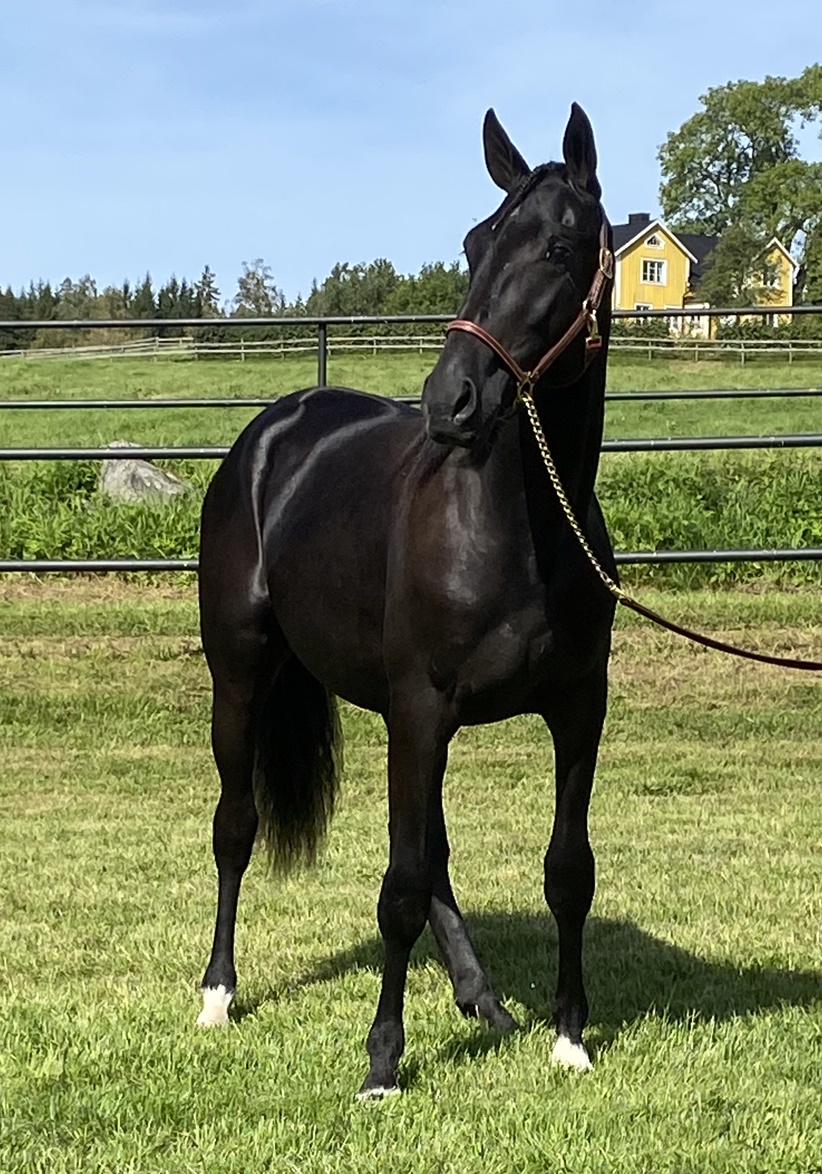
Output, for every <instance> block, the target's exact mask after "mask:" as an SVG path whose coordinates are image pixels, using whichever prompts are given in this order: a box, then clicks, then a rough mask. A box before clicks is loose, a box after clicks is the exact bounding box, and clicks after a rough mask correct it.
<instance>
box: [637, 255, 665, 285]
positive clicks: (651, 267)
mask: <svg viewBox="0 0 822 1174" xmlns="http://www.w3.org/2000/svg"><path fill="white" fill-rule="evenodd" d="M642 280H643V282H644V283H645V284H646V285H664V284H665V262H664V261H649V260H647V259H646V260H643V262H642Z"/></svg>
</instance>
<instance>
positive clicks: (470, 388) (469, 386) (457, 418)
mask: <svg viewBox="0 0 822 1174" xmlns="http://www.w3.org/2000/svg"><path fill="white" fill-rule="evenodd" d="M476 407H477V388H476V385H475V383H474V381H473V379H467V378H466V379H463V381H462V391H461V392H460V395H459V398H458V399H457V401H456V403H455V404H454V410H453V412H452V415H451V418H452V420H453V421H454V423H455V424H464V423H465V422H466V421H467V420H470V419H471V417H472V416H473V414H474V412H475V411H476Z"/></svg>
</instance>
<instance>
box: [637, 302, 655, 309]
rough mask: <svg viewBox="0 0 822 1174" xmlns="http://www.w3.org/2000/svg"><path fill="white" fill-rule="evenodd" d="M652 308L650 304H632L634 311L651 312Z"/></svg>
mask: <svg viewBox="0 0 822 1174" xmlns="http://www.w3.org/2000/svg"><path fill="white" fill-rule="evenodd" d="M653 308H654V307H653V306H652V305H651V303H650V302H634V309H635V310H653Z"/></svg>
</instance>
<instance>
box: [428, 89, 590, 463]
mask: <svg viewBox="0 0 822 1174" xmlns="http://www.w3.org/2000/svg"><path fill="white" fill-rule="evenodd" d="M483 140H484V146H485V162H486V166H487V167H488V171H489V174H490V176H491V178H492V179H493V180H494V182H495V183H496V184H497V185H498V186H499V187H501V188H502V189H503V191H504V192H505V193H506V197H505V199H504V200H503V202H502V204H501V205H500V207H499V208H498V209H497V210H496V212H494V214H493V215H492V216H489V217H488V219H487V220H484V221H483V222H482V223H481V224H478V225H477V226H476V227H475V228H473V229H471V231H470V232H469V233H468V235H467V237H466V238H465V242H464V247H465V256H466V259H467V261H468V270H469V278H470V283H469V288H468V296H467V299H466V301H465V304H464V305H463V307H462V309H461V311H460V314H459V318H458V319H457V320H456V321H455V322H453V323H451V324H450V325H449V327H448V337H447V339H446V342H445V345H444V347H443V350H442V353H441V354H440V357H439V359H438V361H437V363H436V366H435V367H434V369H433V371H432V372H431V374H430V375H429V377H428V379H427V380H426V383H425V388H424V391H423V397H422V404H423V415H424V417H425V425H426V429H427V431H428V435H429V436H430V437H431V439H433V440H436V441H439V442H441V443H443V444H447V445H452V446H453V445H459V446H462V447H470V446H471V445H473V444H474V443H475V442H476V441H477V440H478V439H479V438H480V437H487V436H489V435H491V434H492V433H493V430H494V428H495V426H496V425H497V423H498V422H499V421H500V420H502V419H504V418H506V417H507V416H508V415H509V414H510V413H511V412H512V411H513V408H514V405H515V401H516V397H517V394H518V391H519V390H521V389H522V388H525V387H527V388H528V389H531V388H532V387H533V386H534V385H535V384H537V383H540V387H541V389H542V388H545V387H549V386H553V387H561V386H562V387H564V386H566V385H568V384H571V383H575V382H576V381H577V380H578V379H580V378H581V376H582V375H583V374H584V372H585V369H586V367H587V365H588V363H589V362H590V361H591V360H592V358H594V357H595V355H596V354H597V353H598V350H599V347H600V344H601V341H602V337H603V329H602V328H604V333H605V336H606V337H607V321H608V318H609V313H610V307H609V304H608V299H607V298H605V299H604V294H605V293H606V292H608V284H609V282H610V280H611V278H612V276H613V255H612V253H611V251H610V233H609V228H608V222H607V220H606V218H605V214H604V212H603V209H602V206H601V204H600V196H601V189H600V186H599V181H598V179H597V175H596V166H597V156H596V147H595V145H594V135H593V131H592V129H591V124H590V122H589V121H588V118H587V116H586V114H585V113H584V111H583V110H582V109H581V107H579V106H578V105H577V104H576V103H574V104H573V106H572V107H571V116H570V118H569V120H568V125H567V127H566V129H565V136H564V139H563V145H562V146H563V158H564V163H545V164H543V165H541V166H540V167H537V168H535V169H534V170H531V168H529V166H528V164H527V163H526V162H525V160H524V159H523V157H522V155H521V154H520V153H519V151H518V150H517V148H516V147H515V146H514V144H513V143H512V142H511V140H510V139H509V138H508V135H507V134H506V132H505V130H504V129H503V127H502V125H501V124H500V122H499V120H498V119H497V117H496V115H495V113H494V111H493V110H489V111H488V113H487V114H486V116H485V123H484V127H483ZM549 369H550V370H549Z"/></svg>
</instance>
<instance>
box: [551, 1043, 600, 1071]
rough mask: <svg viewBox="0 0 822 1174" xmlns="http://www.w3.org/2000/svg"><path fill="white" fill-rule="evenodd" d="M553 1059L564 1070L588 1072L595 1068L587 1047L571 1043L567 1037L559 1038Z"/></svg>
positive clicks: (555, 1045)
mask: <svg viewBox="0 0 822 1174" xmlns="http://www.w3.org/2000/svg"><path fill="white" fill-rule="evenodd" d="M551 1059H552V1060H553V1061H554V1063H555V1064H560V1065H561V1066H562V1067H563V1068H573V1069H575V1071H577V1072H587V1071H588V1069H589V1068H591V1067H592V1066H593V1065H592V1064H591V1061H590V1058H589V1056H588V1053H587V1052H586V1050H585V1045H584V1044H574V1043H571V1041H570V1040H569V1039H568V1036H567V1035H558V1036H557V1042H556V1043H555V1044H554V1051H553V1054H552V1056H551Z"/></svg>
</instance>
